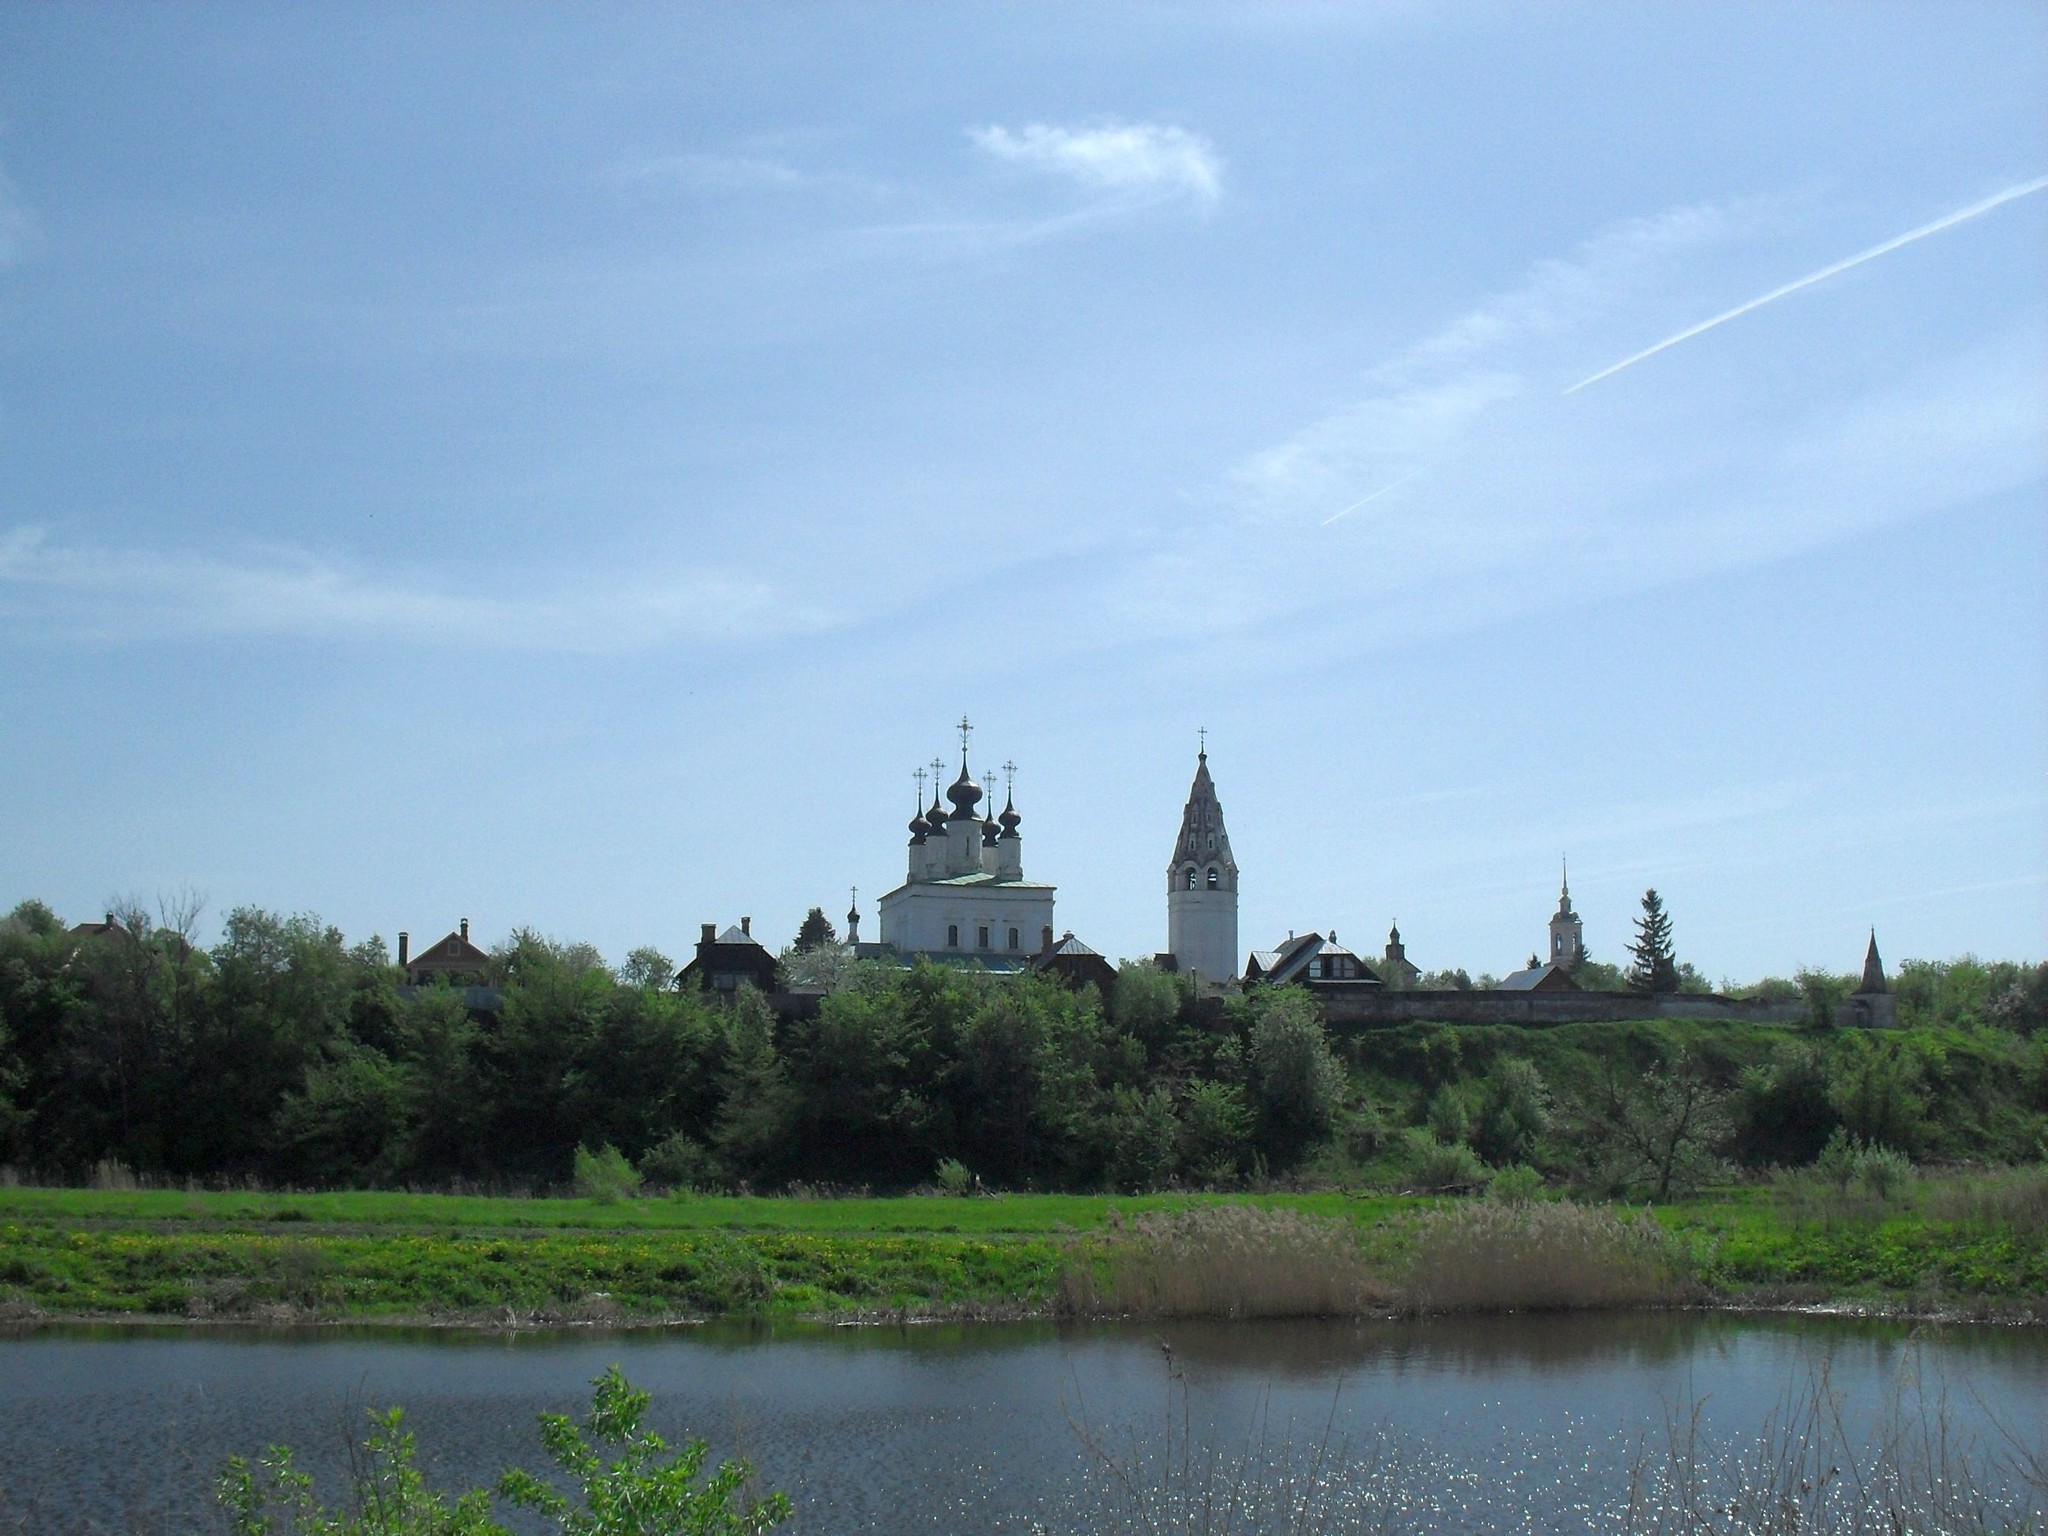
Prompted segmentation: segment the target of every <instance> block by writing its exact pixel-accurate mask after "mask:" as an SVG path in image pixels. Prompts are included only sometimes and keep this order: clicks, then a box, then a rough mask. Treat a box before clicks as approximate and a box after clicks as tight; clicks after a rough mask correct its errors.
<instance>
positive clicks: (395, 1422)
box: [219, 1365, 790, 1536]
mask: <svg viewBox="0 0 2048 1536" xmlns="http://www.w3.org/2000/svg"><path fill="white" fill-rule="evenodd" d="M592 1386H593V1387H594V1388H595V1391H594V1393H593V1396H592V1398H591V1406H590V1417H589V1418H588V1419H586V1420H585V1421H584V1422H583V1423H582V1424H581V1425H578V1424H576V1423H573V1422H572V1421H571V1420H570V1419H569V1418H568V1417H567V1416H566V1415H563V1414H558V1413H544V1414H542V1415H541V1416H540V1422H541V1443H542V1444H543V1445H544V1446H545V1447H546V1448H547V1452H548V1455H549V1457H550V1459H552V1460H553V1462H554V1463H555V1466H556V1467H557V1468H558V1469H559V1470H560V1471H561V1472H563V1473H565V1474H567V1475H568V1477H569V1478H570V1479H571V1480H572V1481H573V1482H574V1483H575V1484H576V1487H577V1498H576V1500H575V1502H574V1503H572V1502H571V1501H570V1500H569V1499H568V1498H567V1497H565V1496H564V1495H563V1494H562V1493H561V1492H559V1491H558V1490H557V1489H556V1488H555V1487H554V1486H553V1485H552V1484H550V1483H548V1482H545V1481H543V1480H542V1479H541V1478H538V1477H536V1476H534V1474H532V1473H531V1472H527V1471H524V1470H522V1469H520V1468H517V1467H514V1468H513V1469H512V1470H510V1471H508V1472H507V1473H506V1474H505V1475H504V1477H503V1478H501V1479H500V1480H499V1482H498V1487H497V1489H496V1493H497V1495H498V1496H499V1497H501V1498H503V1499H505V1500H506V1501H507V1502H509V1503H511V1504H512V1505H514V1506H515V1507H517V1508H521V1509H532V1510H538V1511H539V1512H540V1513H541V1514H543V1515H544V1516H546V1517H548V1518H549V1519H551V1520H552V1521H553V1522H554V1528H555V1529H556V1530H559V1531H561V1532H563V1533H564V1536H759V1533H761V1532H764V1531H768V1530H772V1529H773V1528H774V1527H776V1526H778V1525H780V1524H781V1523H782V1522H783V1521H784V1520H786V1519H788V1518H789V1512H790V1511H789V1497H788V1495H786V1494H782V1493H771V1494H769V1495H768V1496H767V1497H766V1498H763V1499H759V1500H755V1499H752V1498H750V1497H749V1496H748V1492H747V1485H748V1482H749V1481H750V1480H751V1478H752V1476H753V1472H752V1469H751V1468H750V1467H749V1466H748V1465H747V1463H746V1462H744V1461H725V1462H720V1463H719V1465H718V1467H717V1468H716V1469H715V1470H714V1471H713V1472H712V1473H711V1474H710V1475H709V1476H708V1477H706V1476H704V1475H703V1474H704V1463H705V1459H706V1457H707V1455H708V1454H709V1447H708V1446H707V1445H706V1444H705V1442H704V1441H702V1440H686V1441H684V1442H683V1444H682V1446H681V1448H680V1449H678V1450H677V1451H676V1452H675V1454H674V1455H673V1456H671V1455H670V1454H669V1447H668V1444H667V1442H666V1441H664V1440H663V1439H662V1438H661V1437H660V1436H659V1435H655V1434H650V1433H647V1432H645V1431H643V1430H642V1429H641V1427H640V1421H641V1419H642V1417H643V1416H644V1415H645V1414H646V1412H647V1406H648V1404H649V1403H650V1402H651V1401H652V1400H653V1399H652V1395H651V1394H649V1393H647V1392H643V1391H641V1390H640V1389H638V1388H637V1387H634V1386H632V1385H630V1384H629V1383H628V1382H627V1381H626V1379H625V1377H623V1376H622V1375H620V1374H619V1368H618V1367H617V1366H616V1365H614V1366H610V1367H607V1368H606V1370H605V1372H604V1374H603V1375H601V1376H599V1377H598V1378H597V1379H596V1380H595V1381H594V1382H593V1383H592ZM370 1420H371V1424H372V1429H371V1431H370V1435H369V1438H368V1439H367V1440H366V1441H364V1444H363V1450H364V1456H363V1458H362V1460H361V1461H360V1462H359V1463H357V1465H358V1472H357V1476H356V1485H355V1487H354V1489H353V1490H352V1495H353V1499H352V1502H353V1504H354V1513H353V1514H335V1513H332V1512H330V1511H328V1510H325V1509H322V1508H321V1507H320V1505H319V1503H318V1501H317V1500H316V1499H315V1498H314V1495H313V1480H312V1479H311V1478H310V1477H309V1476H307V1475H306V1474H305V1473H303V1472H300V1471H298V1470H296V1469H295V1468H294V1467H293V1465H292V1453H291V1451H290V1450H289V1449H287V1448H285V1447H283V1446H272V1447H271V1449H270V1451H269V1452H268V1453H267V1454H265V1455H264V1456H261V1457H259V1458H258V1459H257V1460H256V1462H255V1463H254V1464H253V1465H252V1464H251V1463H250V1462H249V1461H248V1460H247V1459H245V1458H243V1457H240V1456H237V1457H234V1458H233V1459H232V1460H230V1461H229V1463H228V1466H227V1470H226V1471H225V1472H223V1473H222V1474H221V1478H220V1483H219V1494H220V1501H221V1503H222V1505H223V1506H225V1508H226V1509H227V1511H228V1516H229V1522H230V1528H231V1529H232V1530H233V1532H234V1536H507V1532H506V1528H505V1527H504V1526H502V1525H499V1524H498V1523H497V1522H496V1521H494V1520H492V1519H491V1518H490V1508H491V1498H492V1491H491V1490H488V1489H483V1488H473V1489H471V1490H470V1491H469V1492H467V1493H464V1494H461V1495H459V1496H458V1497H456V1498H455V1499H453V1500H448V1499H444V1498H443V1497H442V1496H441V1495H439V1494H437V1493H435V1492H433V1490H431V1489H430V1488H428V1487H427V1486H426V1482H425V1480H424V1479H423V1478H422V1477H421V1476H420V1473H419V1471H418V1469H417V1468H416V1467H415V1466H414V1465H413V1455H414V1448H413V1437H412V1435H411V1434H409V1433H407V1432H406V1431H404V1430H403V1429H401V1428H400V1425H401V1423H402V1422H403V1420H404V1412H403V1410H401V1409H397V1408H391V1409H387V1410H385V1411H383V1412H375V1411H373V1412H372V1413H371V1415H370ZM601 1448H609V1449H612V1450H615V1451H616V1452H617V1453H618V1454H617V1455H616V1457H615V1459H613V1460H611V1461H606V1460H605V1459H604V1456H603V1454H601Z"/></svg>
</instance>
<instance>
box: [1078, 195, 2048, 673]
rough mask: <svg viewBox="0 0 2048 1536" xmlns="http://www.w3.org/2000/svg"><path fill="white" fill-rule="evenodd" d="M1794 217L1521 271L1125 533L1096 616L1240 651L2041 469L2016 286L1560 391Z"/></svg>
mask: <svg viewBox="0 0 2048 1536" xmlns="http://www.w3.org/2000/svg"><path fill="white" fill-rule="evenodd" d="M1813 217H1815V216H1814V215H1812V214H1806V215H1804V216H1803V217H1802V219H1801V221H1800V222H1802V223H1810V222H1811V220H1812V218H1813ZM1791 227H1795V226H1794V224H1793V221H1792V220H1790V219H1788V217H1787V215H1786V213H1785V211H1784V210H1783V209H1782V208H1780V207H1778V206H1776V205H1773V204H1768V203H1754V204H1743V205H1736V206H1731V207H1725V208H1701V207H1693V208H1681V209H1677V210H1674V211H1672V212H1670V213H1667V214H1664V215H1661V216H1659V217H1656V218H1651V219H1643V220H1635V221H1630V222H1628V223H1625V224H1621V225H1618V226H1616V227H1614V228H1612V229H1609V230H1607V231H1605V232H1603V233H1600V234H1598V235H1596V236H1595V237H1594V238H1592V239H1590V240H1588V241H1587V242H1586V243H1585V244H1583V245H1582V246H1581V247H1580V248H1579V249H1578V250H1576V251H1574V252H1572V253H1571V254H1570V255H1569V256H1566V257H1561V258H1558V259H1555V260H1550V261H1545V262H1542V263H1540V264H1538V265H1537V266H1535V267H1534V268H1533V269H1531V270H1530V272H1529V273H1528V275H1527V276H1526V277H1525V279H1524V280H1523V281H1522V282H1520V283H1518V284H1516V285H1515V286H1514V287H1512V288H1510V289H1508V290H1506V291H1504V292H1502V293H1500V294H1497V295H1495V296H1493V297H1491V298H1488V299H1486V300H1484V301H1482V302H1480V303H1478V304H1476V305H1475V306H1473V307H1472V308H1471V309H1470V310H1469V311H1468V312H1466V313H1465V314H1463V315H1460V316H1458V317H1456V318H1454V319H1453V320H1451V321H1450V322H1449V323H1447V324H1446V325H1444V326H1442V327H1441V328H1439V329H1438V330H1437V331H1435V332H1434V333H1432V334H1429V335H1427V336H1425V337H1423V338H1422V339H1421V340H1419V341H1417V342H1416V343H1414V344H1412V345H1410V346H1409V347H1407V348H1405V349H1403V350H1401V351H1400V352H1398V353H1397V354H1395V355H1394V356H1392V357H1391V358H1389V359H1388V360H1387V361H1385V362H1384V363H1381V364H1379V365H1377V366H1374V367H1372V368H1370V369H1369V370H1368V371H1367V372H1366V373H1365V374H1364V375H1363V377H1362V380H1361V387H1360V389H1359V391H1358V393H1357V394H1356V396H1355V397H1354V398H1352V399H1351V400H1349V401H1347V402H1344V403H1341V404H1338V405H1336V406H1335V407H1333V408H1332V409H1330V410H1329V411H1327V412H1326V413H1324V414H1323V415H1322V416H1320V417H1319V418H1317V419H1314V420H1311V421H1309V422H1307V423H1306V424H1305V425H1303V426H1302V427H1300V428H1299V429H1298V430H1296V431H1295V432H1294V433H1292V434H1290V435H1289V436H1287V437H1285V438H1284V439H1283V440H1281V441H1279V442H1277V443H1275V444H1274V445H1273V446H1271V447H1268V448H1265V449H1262V450H1260V451H1257V452H1254V453H1251V454H1249V455H1246V456H1245V457H1244V458H1242V459H1241V460H1240V461H1239V462H1238V463H1237V464H1236V465H1234V466H1232V467H1230V468H1228V469H1227V470H1226V471H1225V472H1224V474H1223V476H1222V479H1221V481H1220V483H1216V484H1213V485H1212V486H1211V487H1210V488H1209V489H1208V490H1206V491H1200V492H1195V493H1192V494H1190V495H1188V496H1187V497H1185V498H1184V499H1183V503H1182V509H1181V514H1180V515H1179V516H1178V517H1177V518H1175V519H1172V520H1166V521H1163V522H1162V523H1161V524H1160V526H1158V527H1157V528H1156V529H1153V530H1151V531H1149V532H1148V533H1146V534H1145V535H1144V536H1143V537H1142V538H1134V539H1133V540H1132V541H1131V542H1130V547H1129V548H1128V549H1127V550H1126V551H1125V552H1124V555H1123V557H1122V558H1121V559H1119V560H1117V561H1115V562H1114V566H1113V569H1106V570H1105V572H1104V575H1103V578H1102V583H1101V586H1100V588H1099V591H1098V593H1097V596H1096V598H1095V601H1096V603H1097V607H1098V609H1099V611H1100V612H1101V613H1102V614H1103V615H1105V617H1106V618H1108V619H1109V620H1110V622H1106V623H1105V624H1102V625H1099V626H1094V627H1092V628H1091V629H1090V631H1089V634H1090V635H1091V636H1095V637H1097V640H1096V643H1100V637H1103V636H1108V635H1117V636H1122V637H1126V638H1127V639H1128V640H1129V641H1130V642H1131V643H1137V644H1142V643H1143V641H1142V637H1143V636H1145V635H1148V634H1154V633H1168V632H1171V633H1173V634H1174V635H1175V636H1176V637H1177V645H1178V646H1180V647H1181V648H1182V649H1184V648H1185V647H1186V646H1187V645H1191V644H1200V643H1203V642H1204V641H1205V640H1206V641H1207V642H1208V643H1209V644H1210V645H1211V647H1212V649H1213V654H1214V657H1215V659H1216V661H1217V662H1218V664H1220V665H1228V666H1231V667H1233V668H1243V669H1246V670H1249V671H1254V672H1255V671H1257V670H1258V669H1260V668H1263V667H1267V666H1272V665H1280V664H1296V663H1297V662H1298V659H1299V658H1300V657H1301V656H1303V655H1327V656H1333V657H1335V656H1342V655H1354V654H1358V653H1359V652H1362V651H1368V650H1374V649H1379V648H1383V647H1385V646H1389V645H1399V644H1403V643H1408V642H1412V641H1414V640H1417V639H1419V638H1423V637H1426V636H1433V635H1441V634H1446V633H1454V632H1457V631H1459V630H1464V629H1469V628H1472V627H1476V626H1480V625H1485V624H1489V623H1494V622H1498V621H1501V620H1503V619H1508V618H1513V617H1518V616H1522V615H1526V614H1531V613H1537V612H1543V611H1547V610H1551V609H1554V608H1556V607H1558V606H1560V605H1566V604H1570V603H1573V602H1576V601H1581V600H1583V599H1584V598H1585V597H1587V596H1592V595H1602V594H1607V593H1616V592H1622V591H1629V590H1639V589H1641V588H1644V587H1647V586H1654V585H1658V584H1661V583H1664V582H1669V581H1675V580H1684V579H1692V578H1696V577H1699V576H1703V575H1706V574H1709V573H1713V572H1717V571H1725V570H1732V569H1737V568H1741V567H1745V566H1750V565H1755V564H1758V563H1760V562H1763V561H1768V560H1775V559H1781V558H1785V557H1788V556H1792V555H1795V554H1797V553H1799V552H1801V551H1804V550H1808V549H1813V548H1818V547H1820V546H1823V545H1826V544H1830V543H1836V542H1839V541H1842V540H1845V539H1849V538H1853V537H1857V536H1859V535H1861V534H1864V533H1867V532H1869V531H1871V530H1874V529H1877V528H1881V527H1884V526H1886V525H1889V524H1894V523H1899V522H1903V521H1906V520H1909V519H1913V518H1920V517H1926V516H1929V515H1932V514H1936V513H1939V512H1942V511H1944V510H1947V509H1951V508H1958V507H1964V506H1969V505H1973V504H1980V503H1982V502H1983V501H1984V500H1986V499H1987V498H1994V497H1998V496H2002V495H2008V494H2010V493H2012V492H2014V491H2016V490H2018V489H2021V488H2023V487H2025V486H2028V485H2030V484H2039V483H2040V482H2041V481H2042V480H2043V478H2044V476H2048V463H2044V458H2043V451H2042V440H2041V436H2040V430H2039V424H2040V422H2041V421H2042V420H2043V419H2048V377H2044V371H2043V369H2042V367H2041V363H2040V359H2039V356H2038V348H2037V345H2036V344H2035V342H2034V340H2033V338H2034V337H2036V336H2038V334H2039V325H2040V316H2039V314H2038V308H2037V305H2033V304H2030V301H2029V297H2028V295H2027V294H2026V293H2025V292H2023V291H2022V292H2016V293H2015V294H2014V295H2013V296H2012V300H2011V303H2009V304H2007V305H2006V306H2005V307H2003V308H2002V309H2001V308H1999V307H1998V306H1997V303H1996V301H1995V299H1994V300H1993V303H1992V307H1990V308H1986V307H1984V306H1983V305H1979V306H1978V311H1977V319H1976V321H1975V324H1974V328H1973V329H1972V330H1969V331H1963V332H1960V333H1952V334H1951V336H1950V337H1948V338H1946V339H1944V340H1942V341H1940V342H1938V343H1937V342H1930V341H1928V340H1926V339H1924V338H1923V337H1921V336H1920V335H1919V334H1918V333H1915V332H1911V331H1906V332H1899V331H1896V330H1895V329H1894V328H1893V327H1891V326H1890V325H1889V317H1888V316H1885V315H1881V314H1875V313H1873V314H1865V315H1862V316H1860V317H1836V318H1834V319H1832V320H1829V321H1828V324H1830V325H1843V324H1846V325H1850V326H1852V327H1854V329H1853V330H1852V331H1851V332H1850V333H1849V336H1848V338H1847V343H1846V344H1848V345H1852V346H1855V347H1858V348H1861V349H1864V350H1866V351H1869V350H1871V349H1881V351H1872V355H1873V357H1875V356H1878V355H1882V357H1883V359H1884V361H1883V363H1882V365H1881V366H1877V367H1873V368H1870V369H1866V370H1862V371H1849V370H1844V369H1842V368H1840V367H1839V366H1834V365H1832V364H1831V362H1830V357H1831V353H1832V352H1833V351H1834V348H1832V347H1830V346H1828V345H1827V344H1826V343H1825V342H1819V341H1818V340H1817V338H1816V337H1815V336H1813V335H1808V334H1803V333H1802V334H1800V335H1798V336H1797V338H1796V339H1791V338H1787V337H1782V336H1776V335H1766V334H1755V335H1752V336H1751V337H1750V338H1749V339H1748V341H1747V342H1746V344H1745V349H1744V350H1741V351H1737V352H1735V353H1732V354H1731V355H1730V356H1729V357H1728V358H1727V359H1724V360H1723V361H1722V364H1721V365H1720V366H1719V367H1717V368H1716V369H1713V370H1704V371H1700V372H1699V373H1697V374H1694V373H1692V372H1691V371H1687V372H1685V373H1684V374H1682V375H1679V376H1670V377H1665V376H1660V377H1659V379H1658V381H1657V388H1656V390H1655V391H1616V392H1606V391H1591V392H1588V393H1585V394H1581V395H1575V396H1571V397H1566V396H1565V395H1564V393H1563V391H1564V388H1565V386H1566V385H1567V384H1569V383H1570V382H1571V381H1572V380H1573V379H1575V378H1579V377H1583V376H1584V374H1585V373H1586V371H1587V361H1588V356H1589V354H1590V355H1591V356H1598V355H1600V353H1601V352H1603V351H1604V352H1606V353H1607V355H1609V356H1612V355H1614V354H1615V352H1618V351H1620V350H1621V348H1619V347H1612V342H1613V339H1614V338H1615V337H1616V336H1617V335H1619V334H1625V333H1626V332H1627V331H1628V330H1630V329H1634V328H1636V327H1639V326H1640V325H1641V324H1642V323H1643V318H1644V316H1645V315H1647V314H1650V313H1653V312H1657V311H1667V312H1668V309H1669V307H1670V304H1671V296H1672V294H1673V293H1684V292H1692V291H1700V290H1706V289H1710V288H1713V289H1720V290H1723V291H1725V290H1726V289H1727V288H1728V287H1729V286H1731V285H1733V284H1734V283H1737V282H1741V281H1742V280H1743V274H1744V273H1745V272H1746V271H1749V270H1753V269H1754V267H1755V266H1756V265H1757V264H1758V262H1759V261H1760V260H1761V259H1763V255H1762V253H1763V252H1764V251H1765V250H1767V249H1768V247H1769V245H1770V244H1771V243H1772V242H1774V241H1775V240H1776V239H1777V238H1779V237H1781V236H1782V235H1783V234H1785V233H1786V232H1787V230H1788V228H1791ZM1737 291H1740V289H1737ZM2014 305H2017V312H2015V311H2014V308H2013V306H2014ZM1816 323H1818V321H1816ZM1788 345H1789V346H1790V348H1791V350H1790V351H1789V352H1788V351H1787V350H1786V349H1787V346H1788ZM1610 348H1612V349H1611V350H1610ZM1221 571H1228V572H1229V573H1230V579H1229V581H1228V582H1227V583H1218V582H1216V581H1215V580H1214V577H1215V573H1217V572H1221ZM1191 592H1200V593H1202V594H1203V597H1202V600H1201V601H1200V602H1198V603H1190V601H1189V596H1188V595H1189V593H1191ZM1067 643H1076V644H1078V643H1082V642H1080V641H1079V640H1072V641H1069V642H1067ZM1178 661H1179V662H1181V663H1184V661H1185V657H1178Z"/></svg>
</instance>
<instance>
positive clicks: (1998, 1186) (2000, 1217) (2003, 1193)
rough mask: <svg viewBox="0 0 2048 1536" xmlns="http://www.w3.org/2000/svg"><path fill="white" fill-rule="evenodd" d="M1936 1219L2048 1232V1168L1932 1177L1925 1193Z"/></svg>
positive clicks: (2035, 1233)
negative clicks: (1941, 1177) (1939, 1177)
mask: <svg viewBox="0 0 2048 1536" xmlns="http://www.w3.org/2000/svg"><path fill="white" fill-rule="evenodd" d="M1922 1199H1923V1205H1924V1208H1925V1211H1926V1214H1927V1215H1928V1216H1930V1217H1931V1218H1933V1219H1934V1220H1935V1221H1951V1222H1954V1223H1956V1224H1957V1225H1959V1226H1969V1227H2012V1228H2014V1229H2015V1231H2016V1232H2018V1233H2022V1234H2025V1235H2029V1236H2033V1237H2040V1236H2042V1235H2044V1234H2048V1168H2041V1167H2035V1168H2001V1169H1996V1170H1994V1171H1991V1172H1987V1173H1967V1174H1958V1175H1955V1176H1953V1177H1950V1178H1945V1179H1930V1180H1928V1181H1927V1183H1926V1185H1925V1187H1924V1193H1923V1196H1922Z"/></svg>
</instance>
